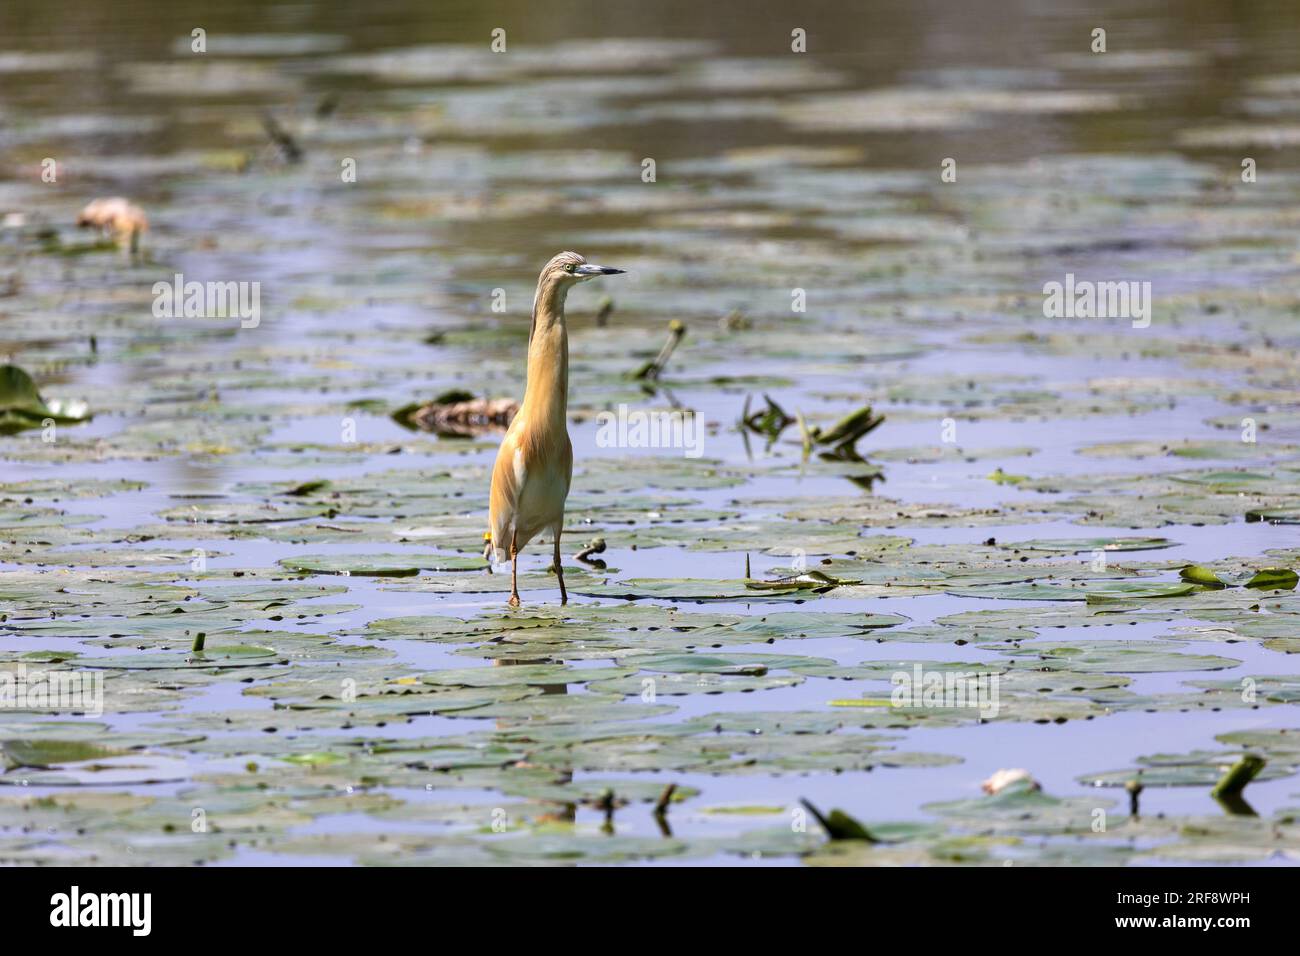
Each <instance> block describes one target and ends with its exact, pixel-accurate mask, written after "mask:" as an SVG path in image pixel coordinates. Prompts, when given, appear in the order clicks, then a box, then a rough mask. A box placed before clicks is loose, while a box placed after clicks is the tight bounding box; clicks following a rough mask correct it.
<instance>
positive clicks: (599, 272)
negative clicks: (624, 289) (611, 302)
mask: <svg viewBox="0 0 1300 956" xmlns="http://www.w3.org/2000/svg"><path fill="white" fill-rule="evenodd" d="M624 271H625V270H623V269H611V268H610V267H609V266H598V265H594V264H593V263H590V262H588V263H585V264H583V265H580V266H578V268H576V269H574V270H573V274H574V275H576V276H579V277H580V278H583V279H591V278H593V277H595V276H616V275H622V274H623V272H624Z"/></svg>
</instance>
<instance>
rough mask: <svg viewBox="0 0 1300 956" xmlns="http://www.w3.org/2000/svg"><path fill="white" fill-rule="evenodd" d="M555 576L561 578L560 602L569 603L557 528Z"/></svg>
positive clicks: (557, 529)
mask: <svg viewBox="0 0 1300 956" xmlns="http://www.w3.org/2000/svg"><path fill="white" fill-rule="evenodd" d="M555 576H556V577H558V578H559V579H560V603H561V604H568V603H569V592H568V591H566V590H564V566H563V565H561V564H560V529H559V528H556V529H555Z"/></svg>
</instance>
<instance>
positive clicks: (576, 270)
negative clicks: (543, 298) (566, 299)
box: [537, 252, 623, 288]
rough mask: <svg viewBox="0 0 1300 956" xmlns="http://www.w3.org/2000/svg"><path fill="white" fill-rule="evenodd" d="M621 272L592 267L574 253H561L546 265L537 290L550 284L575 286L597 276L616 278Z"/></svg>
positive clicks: (565, 286) (619, 270) (606, 267)
mask: <svg viewBox="0 0 1300 956" xmlns="http://www.w3.org/2000/svg"><path fill="white" fill-rule="evenodd" d="M622 272H623V270H622V269H611V268H610V267H609V266H598V265H593V264H592V263H590V262H588V261H587V260H586V259H584V258H582V256H580V255H578V254H577V253H576V252H561V253H560V254H559V255H558V256H556V257H555V258H554V259H552V260H551V261H550V262H548V263H546V268H544V269H543V270H542V274H541V276H540V277H539V278H538V280H537V285H538V287H539V288H540V287H542V286H547V285H551V284H555V285H557V286H559V287H560V288H567V287H569V286H573V285H577V284H578V283H579V282H585V281H586V280H587V279H594V278H596V277H597V276H616V275H619V274H620V273H622Z"/></svg>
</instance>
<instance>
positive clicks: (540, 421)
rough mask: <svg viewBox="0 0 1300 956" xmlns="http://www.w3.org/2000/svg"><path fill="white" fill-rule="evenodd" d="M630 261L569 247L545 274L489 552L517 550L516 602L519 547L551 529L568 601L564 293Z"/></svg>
mask: <svg viewBox="0 0 1300 956" xmlns="http://www.w3.org/2000/svg"><path fill="white" fill-rule="evenodd" d="M622 271H623V270H622V269H611V268H608V267H605V266H597V265H591V264H589V263H588V262H587V260H586V259H584V258H583V257H582V256H580V255H578V254H577V253H576V252H561V253H560V254H559V255H558V256H556V257H555V258H554V259H552V260H551V261H550V262H548V263H547V264H546V268H544V269H542V274H541V275H540V276H538V279H537V294H536V295H535V296H534V298H533V322H532V327H531V328H530V330H529V333H528V381H527V384H526V386H525V388H524V400H523V402H522V403H521V404H520V406H519V412H518V414H516V415H515V418H514V421H512V422H511V423H510V428H509V429H508V430H507V431H506V436H505V438H503V439H502V441H501V448H500V450H499V451H498V452H497V460H496V465H495V466H494V467H493V469H492V490H491V495H490V497H489V505H488V508H489V510H488V535H487V538H488V540H487V547H486V549H485V552H484V556H485V557H486V558H487V559H488V560H489V561H491V562H493V563H498V564H499V563H501V562H502V561H505V560H506V557H507V556H508V557H509V558H510V565H511V567H510V603H511V605H518V604H519V588H518V580H517V578H518V563H519V562H518V558H519V552H520V551H522V550H523V549H524V547H525V546H526V545H527V544H528V542H529V541H531V540H532V539H533V538H535V537H536V536H537V535H538V534H539V533H541V532H543V531H549V532H551V536H552V538H553V539H554V542H555V573H556V575H557V576H558V578H559V583H560V602H561V603H562V604H564V603H568V599H569V596H568V593H567V592H566V591H565V589H564V571H563V569H562V567H561V565H560V535H561V533H562V532H563V530H564V502H565V499H566V498H568V496H569V483H570V481H571V480H572V478H573V445H572V444H571V443H570V441H569V429H568V400H569V334H568V330H567V329H566V328H565V325H564V300H565V297H566V296H567V295H568V293H569V289H571V288H572V287H573V286H574V285H576V284H577V283H579V282H582V281H585V280H587V279H593V278H595V277H596V276H601V275H616V274H618V273H620V272H622Z"/></svg>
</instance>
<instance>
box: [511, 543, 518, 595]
mask: <svg viewBox="0 0 1300 956" xmlns="http://www.w3.org/2000/svg"><path fill="white" fill-rule="evenodd" d="M516 540H518V535H516V534H514V533H513V532H512V533H511V535H510V606H511V607H518V606H519V552H518V551H517V550H516V549H515V541H516Z"/></svg>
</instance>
